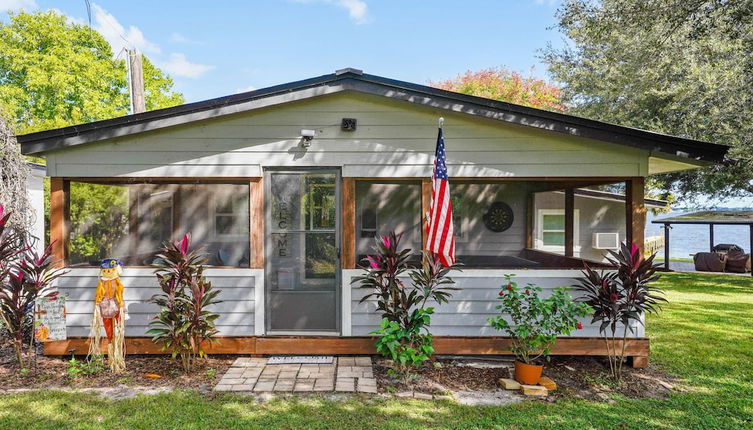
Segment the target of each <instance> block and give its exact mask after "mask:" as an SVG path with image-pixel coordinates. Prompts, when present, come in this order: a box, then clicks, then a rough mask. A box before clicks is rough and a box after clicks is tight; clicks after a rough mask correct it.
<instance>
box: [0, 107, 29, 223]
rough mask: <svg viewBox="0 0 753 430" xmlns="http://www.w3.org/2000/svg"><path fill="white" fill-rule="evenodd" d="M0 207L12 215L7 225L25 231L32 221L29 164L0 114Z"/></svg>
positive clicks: (8, 125)
mask: <svg viewBox="0 0 753 430" xmlns="http://www.w3.org/2000/svg"><path fill="white" fill-rule="evenodd" d="M0 166H1V167H2V168H0V207H4V208H5V210H6V211H7V212H8V213H11V214H12V216H11V218H10V219H9V220H8V225H12V226H13V227H15V228H16V229H18V230H20V231H24V232H27V231H28V229H29V227H31V225H32V223H33V222H34V217H33V214H32V212H33V211H32V209H31V204H30V202H29V198H28V194H27V192H26V186H27V181H28V178H29V173H30V172H29V166H28V164H26V160H25V159H24V156H23V155H21V151H20V149H19V146H18V143H16V136H15V135H14V134H13V130H11V127H10V124H8V123H7V121H6V120H5V119H4V118H3V117H2V116H0Z"/></svg>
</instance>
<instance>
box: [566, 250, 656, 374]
mask: <svg viewBox="0 0 753 430" xmlns="http://www.w3.org/2000/svg"><path fill="white" fill-rule="evenodd" d="M641 254H642V253H641V252H639V249H638V247H637V246H636V245H635V244H632V243H631V244H628V243H627V242H624V243H622V244H621V245H620V250H619V252H615V251H609V255H608V256H607V260H609V263H610V264H611V265H612V266H613V267H614V269H615V270H614V271H611V272H607V273H605V272H597V271H595V270H593V269H591V267H590V266H588V264H585V268H584V269H583V277H581V278H580V279H578V285H575V286H574V288H575V289H576V290H577V291H580V292H582V293H583V297H582V298H580V299H579V300H580V301H582V302H584V303H587V304H588V305H589V306H591V307H592V308H593V309H594V314H593V318H592V321H591V322H592V323H595V322H598V323H600V325H599V331H600V332H601V334H602V335H603V336H604V341H605V342H606V345H607V351H608V352H609V368H610V371H611V372H612V376H613V377H614V378H615V380H620V378H621V377H622V363H623V362H624V361H625V340H626V339H627V334H628V330H630V331H631V332H632V331H633V327H632V324H633V323H636V324H641V325H642V324H643V320H642V318H643V316H644V315H646V314H657V313H658V312H659V311H660V310H661V303H662V302H666V301H667V300H666V299H665V298H664V297H662V296H661V294H663V293H662V290H661V289H659V288H658V287H655V286H653V285H651V284H652V283H654V282H656V281H657V280H659V275H657V274H656V271H657V269H658V268H659V267H660V265H658V264H654V257H655V256H656V254H653V255H651V256H649V257H648V258H643V255H641ZM617 324H622V326H623V330H622V338H621V339H622V347H621V348H618V347H617V343H616V341H615V340H616V337H617V330H618V327H617ZM610 338H611V339H610Z"/></svg>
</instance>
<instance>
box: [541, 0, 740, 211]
mask: <svg viewBox="0 0 753 430" xmlns="http://www.w3.org/2000/svg"><path fill="white" fill-rule="evenodd" d="M557 18H558V24H557V27H558V28H559V30H560V31H561V32H562V33H563V34H564V35H565V36H566V37H567V38H569V39H570V43H569V44H568V45H567V46H566V47H564V48H561V49H556V48H553V47H552V46H551V45H550V46H548V47H547V48H546V49H545V50H544V51H543V60H544V61H545V62H546V63H547V64H548V65H549V70H550V72H551V73H552V75H553V76H554V78H555V79H556V80H557V81H558V82H561V83H562V84H563V85H564V87H563V97H564V101H565V103H568V104H569V105H572V106H573V109H572V113H574V114H576V115H581V116H584V117H588V118H593V119H597V120H603V121H607V122H612V123H618V124H622V125H626V126H631V127H638V128H643V129H647V130H651V131H656V132H661V133H667V134H673V135H679V136H683V137H688V138H692V139H698V140H702V141H711V142H715V143H722V144H727V145H730V146H731V149H730V158H731V160H730V162H728V163H726V164H725V165H720V166H714V167H709V168H704V169H698V170H693V171H689V172H680V173H674V174H665V175H658V176H656V177H654V178H652V179H653V181H652V185H653V186H654V187H657V188H658V189H660V190H662V191H663V193H664V194H665V195H668V194H669V193H676V194H677V195H678V197H680V198H683V199H691V198H693V197H697V196H699V195H701V194H706V195H713V196H714V197H717V198H724V197H734V196H741V195H744V194H746V193H750V192H753V183H752V182H751V179H753V155H751V149H753V122H751V121H750V118H751V115H752V114H753V92H751V90H750V88H751V87H752V85H753V39H752V38H751V37H750V34H753V2H751V1H750V0H745V1H738V2H731V1H726V0H640V1H635V0H602V1H599V2H596V1H591V0H568V1H566V2H565V3H564V4H563V5H562V6H561V8H560V9H559V10H558V13H557Z"/></svg>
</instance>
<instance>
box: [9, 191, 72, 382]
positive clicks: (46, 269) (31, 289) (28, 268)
mask: <svg viewBox="0 0 753 430" xmlns="http://www.w3.org/2000/svg"><path fill="white" fill-rule="evenodd" d="M4 212H5V211H4V208H3V206H2V205H0V319H1V320H2V323H3V327H4V328H5V329H6V330H7V331H8V334H9V335H10V338H11V341H12V343H13V348H14V349H15V353H16V361H17V362H18V365H19V367H20V368H22V369H23V368H28V367H29V366H30V365H31V359H32V354H31V353H29V354H28V356H29V358H28V361H27V362H24V359H23V347H24V334H28V336H29V352H31V350H32V349H33V342H34V334H33V329H31V328H32V327H33V318H34V312H33V311H34V302H35V301H36V300H37V298H39V297H55V296H56V295H57V291H54V290H53V287H52V284H53V282H54V281H55V280H56V279H57V278H59V277H60V276H62V275H63V274H65V271H63V270H62V269H57V268H55V267H54V263H53V259H52V255H51V254H52V251H51V250H52V244H50V246H49V247H47V249H45V250H44V251H43V252H42V253H41V254H38V253H37V252H36V251H35V250H34V248H33V247H31V246H29V245H28V244H27V243H26V241H25V235H24V234H23V233H22V232H21V231H19V230H16V229H14V228H12V227H9V226H8V225H7V222H8V219H9V218H10V215H11V214H10V213H7V214H5V213H4ZM27 329H28V330H27ZM27 332H28V333H27Z"/></svg>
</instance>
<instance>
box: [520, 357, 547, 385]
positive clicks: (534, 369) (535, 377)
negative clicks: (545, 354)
mask: <svg viewBox="0 0 753 430" xmlns="http://www.w3.org/2000/svg"><path fill="white" fill-rule="evenodd" d="M542 370H544V366H538V365H535V364H525V363H523V362H522V361H518V360H515V380H516V381H518V382H520V383H521V384H525V385H536V384H538V383H539V380H540V379H541V371H542Z"/></svg>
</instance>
